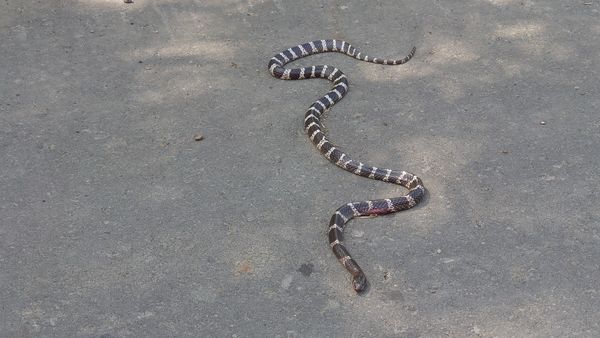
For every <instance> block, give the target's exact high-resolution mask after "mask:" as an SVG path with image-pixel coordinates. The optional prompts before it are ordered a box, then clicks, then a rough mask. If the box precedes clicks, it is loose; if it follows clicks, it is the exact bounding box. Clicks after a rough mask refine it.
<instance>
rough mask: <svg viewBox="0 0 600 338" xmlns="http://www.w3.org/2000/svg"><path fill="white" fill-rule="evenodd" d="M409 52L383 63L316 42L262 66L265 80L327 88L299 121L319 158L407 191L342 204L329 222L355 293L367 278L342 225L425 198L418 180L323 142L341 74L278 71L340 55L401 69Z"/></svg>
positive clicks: (340, 45)
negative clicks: (325, 83) (314, 82)
mask: <svg viewBox="0 0 600 338" xmlns="http://www.w3.org/2000/svg"><path fill="white" fill-rule="evenodd" d="M415 51H416V49H415V48H414V47H413V48H412V50H411V51H410V53H409V54H408V55H407V56H405V57H404V58H402V59H397V60H388V59H384V58H376V57H370V56H368V55H366V54H363V53H361V52H359V51H358V50H357V49H356V48H354V47H353V46H352V45H350V44H349V43H347V42H345V41H341V40H316V41H311V42H307V43H303V44H300V45H297V46H294V47H291V48H288V49H287V50H284V51H282V52H281V53H279V54H276V55H275V56H273V57H272V58H271V60H270V61H269V64H268V69H269V72H270V73H271V75H273V76H274V77H276V78H279V79H282V80H302V79H312V78H324V79H327V80H329V81H330V82H332V83H333V87H332V89H331V90H330V91H329V92H328V93H327V94H325V95H324V96H323V97H321V98H320V99H318V100H317V101H315V102H314V103H313V104H312V105H311V106H310V107H309V108H308V110H307V111H306V114H305V118H304V130H305V131H306V133H307V134H308V137H309V139H310V140H311V141H312V143H313V144H314V145H315V146H316V147H317V149H318V150H319V151H320V152H321V154H323V156H325V158H327V159H328V160H329V161H331V162H332V163H334V164H335V165H337V166H338V167H340V168H342V169H344V170H346V171H349V172H351V173H353V174H356V175H359V176H362V177H368V178H371V179H375V180H380V181H384V182H391V183H395V184H398V185H401V186H403V187H405V188H406V189H408V193H407V194H406V195H404V196H400V197H393V198H385V199H378V200H371V201H360V202H351V203H347V204H344V205H342V206H341V207H339V208H338V209H337V210H336V211H335V213H334V214H333V216H332V217H331V221H330V222H329V230H328V237H329V245H330V247H331V249H332V250H333V253H334V255H335V257H336V258H337V259H338V261H339V262H340V263H341V264H342V265H343V266H344V267H345V268H346V270H348V272H350V274H351V275H352V287H353V288H354V290H355V291H356V292H358V293H360V292H363V291H364V290H366V288H367V285H368V283H367V277H366V276H365V273H364V272H363V271H362V269H361V268H360V266H359V265H358V263H356V261H355V260H354V259H353V258H352V256H351V255H350V253H349V252H348V250H347V249H346V247H345V246H344V242H343V232H344V227H345V225H346V223H348V221H350V220H351V219H352V218H354V217H359V216H374V215H384V214H389V213H394V212H398V211H402V210H406V209H409V208H412V207H414V206H415V205H416V204H417V203H419V202H420V201H421V199H422V198H423V196H424V195H425V187H424V186H423V182H422V181H421V179H420V178H418V177H417V176H415V175H413V174H411V173H408V172H406V171H396V170H391V169H384V168H378V167H374V166H370V165H368V164H365V163H363V162H360V161H357V160H355V159H352V158H351V157H350V156H349V155H348V154H346V153H345V152H343V151H342V150H340V149H339V148H338V147H336V146H334V145H333V144H332V143H331V142H330V141H329V140H328V139H327V137H326V135H325V133H324V132H323V124H322V123H321V116H323V114H324V113H325V112H326V111H327V110H329V109H330V108H331V107H333V105H334V104H335V103H336V102H338V101H339V100H341V99H342V98H343V97H344V96H345V95H346V93H347V92H348V79H347V77H346V75H344V73H343V72H342V71H341V70H339V69H338V68H336V67H333V66H329V65H318V66H310V67H304V68H285V67H284V66H285V65H286V64H287V63H289V62H292V61H295V60H297V59H300V58H302V57H305V56H308V55H312V54H317V53H324V52H339V53H344V54H346V55H349V56H352V57H354V58H356V59H358V60H361V61H367V62H372V63H377V64H383V65H401V64H404V63H406V62H408V60H410V59H411V58H412V57H413V55H414V54H415Z"/></svg>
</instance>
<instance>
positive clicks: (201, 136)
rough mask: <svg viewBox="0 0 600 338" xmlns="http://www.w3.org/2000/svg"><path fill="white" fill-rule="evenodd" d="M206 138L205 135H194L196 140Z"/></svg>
mask: <svg viewBox="0 0 600 338" xmlns="http://www.w3.org/2000/svg"><path fill="white" fill-rule="evenodd" d="M202 140H204V136H203V135H201V134H196V135H194V141H202Z"/></svg>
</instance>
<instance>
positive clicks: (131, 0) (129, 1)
mask: <svg viewBox="0 0 600 338" xmlns="http://www.w3.org/2000/svg"><path fill="white" fill-rule="evenodd" d="M123 2H124V3H126V4H132V3H133V0H123Z"/></svg>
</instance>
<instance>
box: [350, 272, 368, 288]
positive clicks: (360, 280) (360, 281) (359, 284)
mask: <svg viewBox="0 0 600 338" xmlns="http://www.w3.org/2000/svg"><path fill="white" fill-rule="evenodd" d="M367 285H368V283H367V276H365V274H364V273H361V274H358V275H356V276H354V277H353V278H352V288H354V291H356V293H362V292H364V291H365V290H366V289H367Z"/></svg>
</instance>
